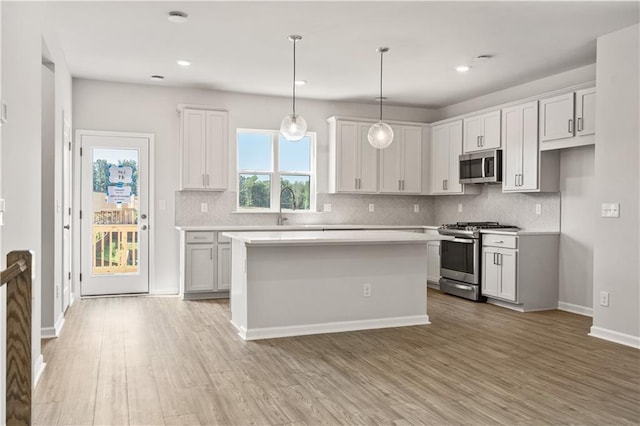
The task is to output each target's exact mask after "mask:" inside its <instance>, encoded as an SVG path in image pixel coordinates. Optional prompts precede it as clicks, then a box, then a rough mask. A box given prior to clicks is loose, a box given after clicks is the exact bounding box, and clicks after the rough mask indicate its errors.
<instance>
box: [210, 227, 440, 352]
mask: <svg viewBox="0 0 640 426" xmlns="http://www.w3.org/2000/svg"><path fill="white" fill-rule="evenodd" d="M222 235H224V236H226V237H229V238H231V240H232V247H231V250H232V253H231V258H232V266H231V294H230V297H231V301H230V307H231V322H232V323H233V325H234V326H235V327H236V328H237V329H238V331H239V335H240V336H241V337H242V338H243V339H245V340H254V339H265V338H274V337H285V336H297V335H305V334H317V333H329V332H340V331H352V330H364V329H374V328H384V327H399V326H409V325H423V324H429V316H428V315H427V294H426V284H425V283H426V268H425V264H426V258H427V241H430V240H434V239H446V238H448V237H442V236H433V235H426V234H418V233H411V232H402V231H389V230H386V231H377V230H374V231H280V232H278V231H274V232H224V233H223V234H222Z"/></svg>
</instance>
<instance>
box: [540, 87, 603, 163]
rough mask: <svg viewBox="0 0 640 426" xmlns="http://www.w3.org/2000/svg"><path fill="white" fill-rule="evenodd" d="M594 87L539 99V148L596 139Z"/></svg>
mask: <svg viewBox="0 0 640 426" xmlns="http://www.w3.org/2000/svg"><path fill="white" fill-rule="evenodd" d="M595 97H596V89H595V87H592V88H588V89H583V90H578V91H576V92H570V93H566V94H563V95H559V96H554V97H551V98H546V99H542V100H540V150H541V151H545V150H551V149H561V148H569V147H573V146H580V145H590V144H593V143H595V137H594V136H593V135H594V134H595V108H596V102H595Z"/></svg>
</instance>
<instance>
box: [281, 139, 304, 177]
mask: <svg viewBox="0 0 640 426" xmlns="http://www.w3.org/2000/svg"><path fill="white" fill-rule="evenodd" d="M278 143H279V144H280V158H279V164H280V170H281V171H286V172H308V171H310V170H311V141H310V140H309V136H305V137H304V138H302V139H301V140H300V141H298V142H292V141H288V140H286V139H285V138H284V137H283V136H282V135H280V137H279V141H278Z"/></svg>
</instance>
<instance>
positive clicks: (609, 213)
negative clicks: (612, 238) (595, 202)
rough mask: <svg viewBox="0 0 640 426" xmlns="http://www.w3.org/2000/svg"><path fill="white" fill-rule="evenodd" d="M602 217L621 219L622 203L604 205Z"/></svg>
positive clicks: (601, 212) (602, 206)
mask: <svg viewBox="0 0 640 426" xmlns="http://www.w3.org/2000/svg"><path fill="white" fill-rule="evenodd" d="M600 217H620V203H602V205H601V206H600Z"/></svg>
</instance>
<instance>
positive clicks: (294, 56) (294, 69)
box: [293, 38, 297, 117]
mask: <svg viewBox="0 0 640 426" xmlns="http://www.w3.org/2000/svg"><path fill="white" fill-rule="evenodd" d="M296 41H297V40H296V39H295V38H294V39H293V116H294V117H295V115H296Z"/></svg>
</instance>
